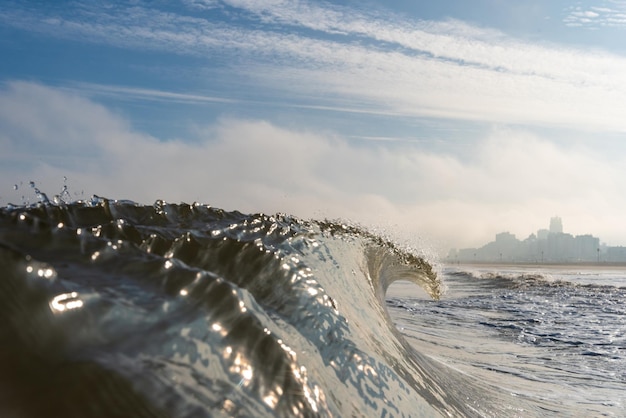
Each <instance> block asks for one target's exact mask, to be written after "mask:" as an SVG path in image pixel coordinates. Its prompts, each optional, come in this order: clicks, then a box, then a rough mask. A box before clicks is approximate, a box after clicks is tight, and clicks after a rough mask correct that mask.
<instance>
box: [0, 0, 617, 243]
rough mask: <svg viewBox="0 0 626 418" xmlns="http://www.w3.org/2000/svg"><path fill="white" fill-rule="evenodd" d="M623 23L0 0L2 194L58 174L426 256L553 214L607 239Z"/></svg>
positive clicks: (540, 11) (355, 8)
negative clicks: (356, 228) (371, 234)
mask: <svg viewBox="0 0 626 418" xmlns="http://www.w3.org/2000/svg"><path fill="white" fill-rule="evenodd" d="M625 29H626V1H618V0H606V1H595V2H587V1H550V2H547V1H539V0H527V1H516V2H511V1H504V0H477V1H472V2H468V1H460V0H455V1H453V0H444V1H439V2H415V1H397V2H383V1H375V0H370V1H338V2H322V1H282V0H268V1H263V0H226V1H218V0H180V1H150V2H148V1H140V0H137V1H129V2H105V1H82V2H62V1H58V2H47V1H32V2H13V1H10V0H7V1H3V2H2V5H0V53H1V54H2V57H3V59H2V60H0V151H1V152H0V178H2V179H3V181H2V183H4V184H0V204H3V205H4V204H7V203H9V202H12V203H21V202H24V201H28V200H29V199H30V200H33V194H32V190H30V189H29V188H28V186H27V185H28V183H29V182H30V181H34V182H35V183H36V184H37V185H38V186H40V188H41V189H42V190H44V191H46V192H48V194H50V195H52V194H55V193H57V192H58V191H59V190H60V189H61V188H62V187H63V184H64V182H65V180H64V178H67V181H66V182H67V185H68V187H69V188H70V191H72V193H73V194H74V196H76V198H86V197H88V196H90V195H91V194H98V195H103V196H107V197H110V198H118V199H131V200H135V201H137V202H140V203H147V204H150V203H152V202H153V201H154V200H156V199H165V200H168V201H173V202H180V201H185V202H193V201H199V202H202V203H207V204H211V205H214V206H218V207H223V208H225V209H238V210H241V211H244V212H258V211H263V212H270V213H271V212H287V213H292V214H295V215H297V216H302V217H305V218H307V217H331V218H336V217H337V218H344V219H349V220H353V221H355V222H360V223H364V224H367V225H370V226H373V227H377V228H382V229H384V230H385V231H386V232H388V233H390V234H392V235H396V236H398V237H401V238H400V239H406V240H407V241H409V242H410V243H412V244H414V245H416V246H424V245H426V246H429V247H432V248H434V249H440V248H447V247H450V246H458V247H463V246H470V245H481V244H483V243H485V242H487V241H488V240H491V239H492V238H493V235H494V234H495V233H496V232H500V231H505V230H508V231H510V232H513V233H515V234H517V235H518V237H519V238H525V237H526V236H528V235H529V234H530V233H531V232H534V231H536V230H537V229H539V228H544V227H546V226H547V223H548V221H549V218H550V217H551V216H554V215H559V216H561V217H562V218H563V221H564V227H565V230H566V231H569V232H572V233H574V234H582V233H592V234H594V235H596V236H599V237H600V238H602V240H603V241H605V242H607V243H608V244H610V245H626V223H624V222H623V220H622V219H623V215H622V213H623V212H624V209H626V186H624V185H623V184H622V179H624V178H626V169H625V168H624V167H626V164H624V163H625V162H626V161H624V160H625V158H626V142H625V141H624V140H625V139H626V138H624V132H625V131H626V117H624V115H625V114H626V44H624V43H623V41H622V40H623V39H624V35H625V34H626V33H625ZM15 185H17V186H18V187H17V189H15ZM418 237H419V238H418Z"/></svg>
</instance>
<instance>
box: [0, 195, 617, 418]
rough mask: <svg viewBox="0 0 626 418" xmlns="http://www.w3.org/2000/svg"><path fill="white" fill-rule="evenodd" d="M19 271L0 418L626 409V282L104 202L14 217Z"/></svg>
mask: <svg viewBox="0 0 626 418" xmlns="http://www.w3.org/2000/svg"><path fill="white" fill-rule="evenodd" d="M0 272H1V273H0V274H1V277H0V321H1V324H2V327H1V328H0V330H1V331H0V347H2V348H1V350H0V416H9V417H12V416H15V417H40V416H64V417H129V416H132V417H168V416H170V417H232V416H234V417H276V416H278V417H292V416H304V417H318V416H319V417H423V416H425V417H431V416H432V417H439V416H463V417H464V416H477V417H479V416H485V417H502V416H519V417H528V416H554V415H560V416H594V415H597V416H623V415H624V395H623V393H624V392H625V391H624V389H625V376H624V370H625V363H624V333H623V332H624V328H625V323H624V308H623V300H624V292H625V290H624V287H623V282H621V280H623V277H624V275H622V274H621V272H619V271H618V272H612V273H611V274H613V275H612V276H610V277H609V276H607V274H606V272H602V271H601V272H596V271H595V270H594V271H592V272H589V271H588V272H587V273H589V274H588V275H587V276H584V278H583V279H580V280H578V279H579V276H578V275H577V274H572V275H571V276H568V275H567V272H566V271H565V270H556V271H553V272H551V273H548V272H546V271H540V270H537V271H533V272H527V271H523V272H520V271H517V270H506V271H504V270H503V269H502V268H501V267H490V268H487V269H486V270H480V269H475V268H463V267H461V266H455V267H442V266H438V265H436V263H433V262H432V261H429V260H428V259H427V258H426V257H424V256H423V254H421V253H420V252H419V251H416V250H409V249H406V248H402V247H400V246H398V245H397V244H395V243H394V242H393V241H391V240H389V239H387V238H386V237H383V236H381V235H379V234H376V233H372V232H370V231H368V230H367V229H366V228H363V227H360V226H356V225H351V224H350V223H347V222H340V221H329V220H307V221H305V220H301V219H298V218H295V217H291V216H288V215H285V214H276V215H265V214H243V213H240V212H236V211H224V210H221V209H218V208H214V207H211V206H208V205H201V204H191V205H189V204H170V203H167V202H162V201H158V202H155V204H153V205H140V204H136V203H134V202H131V201H117V200H112V199H106V198H100V197H95V196H94V197H93V198H91V199H89V200H85V201H76V202H65V201H64V200H63V199H53V200H52V201H50V200H48V199H47V198H46V199H41V202H39V203H36V204H23V205H19V206H14V205H9V206H7V207H2V208H0Z"/></svg>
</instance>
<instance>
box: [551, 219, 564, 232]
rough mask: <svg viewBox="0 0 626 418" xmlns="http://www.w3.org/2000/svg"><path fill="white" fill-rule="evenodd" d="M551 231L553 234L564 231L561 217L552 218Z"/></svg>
mask: <svg viewBox="0 0 626 418" xmlns="http://www.w3.org/2000/svg"><path fill="white" fill-rule="evenodd" d="M550 233H552V234H562V233H563V222H561V218H560V217H558V216H555V217H553V218H550Z"/></svg>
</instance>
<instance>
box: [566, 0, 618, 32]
mask: <svg viewBox="0 0 626 418" xmlns="http://www.w3.org/2000/svg"><path fill="white" fill-rule="evenodd" d="M601 4H603V6H607V7H601V6H591V7H589V8H583V7H581V6H576V7H573V8H570V10H569V12H568V14H567V16H565V18H564V19H563V21H564V22H565V24H566V25H568V26H573V27H586V28H589V29H598V28H606V27H611V28H624V27H626V2H623V1H611V0H608V1H604V2H602V3H601Z"/></svg>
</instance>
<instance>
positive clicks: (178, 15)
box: [0, 0, 626, 132]
mask: <svg viewBox="0 0 626 418" xmlns="http://www.w3.org/2000/svg"><path fill="white" fill-rule="evenodd" d="M140 4H141V3H140ZM183 5H185V6H186V7H188V9H185V8H179V9H178V10H177V11H176V12H174V11H172V8H169V9H167V10H165V9H158V8H157V9H155V8H150V9H149V8H147V7H145V6H135V7H122V6H97V5H95V4H91V5H90V6H84V5H83V6H81V7H79V8H75V9H73V10H70V11H68V10H65V9H63V8H55V7H52V6H49V7H48V9H46V10H45V11H44V12H42V11H40V10H38V9H36V8H35V9H33V8H27V7H25V6H24V5H23V4H22V3H14V4H13V6H14V7H12V8H5V11H4V12H1V13H0V22H2V24H3V25H8V26H13V27H18V28H21V29H24V30H28V31H34V32H39V33H45V34H46V35H49V36H55V37H64V38H67V39H69V38H72V39H76V38H77V39H80V40H81V41H82V42H92V43H101V44H107V45H113V46H116V47H120V48H129V49H137V50H144V49H148V50H158V51H163V52H167V53H172V54H183V55H193V56H195V57H199V58H206V61H205V65H206V66H207V67H211V66H213V65H215V64H214V63H213V61H212V59H211V58H212V57H215V56H218V55H219V56H222V57H229V58H228V59H225V60H223V62H224V64H223V65H225V66H227V67H228V72H229V73H230V75H231V77H239V80H247V81H245V82H246V83H248V85H249V86H251V87H254V88H256V89H265V90H266V91H273V92H277V93H278V94H281V93H287V94H289V95H290V96H291V97H294V98H296V99H298V98H300V99H302V100H308V101H309V102H308V103H306V105H308V106H311V107H313V106H326V107H328V108H331V107H333V105H332V104H329V103H328V102H323V101H322V102H320V100H322V99H323V98H329V97H331V98H335V99H340V100H341V102H342V106H338V107H339V108H342V109H344V108H345V109H356V110H358V111H365V112H371V113H380V114H389V115H397V116H403V117H406V116H411V117H438V118H450V119H460V120H471V121H483V122H490V123H505V124H507V123H512V124H534V125H540V126H546V125H548V126H554V125H557V126H566V127H571V128H574V129H593V130H602V131H618V132H623V131H626V120H624V118H623V103H625V102H626V58H624V57H621V56H618V55H613V54H610V53H606V52H599V51H593V52H590V51H584V50H580V49H574V48H564V47H562V46H558V45H540V44H531V43H526V42H523V41H519V40H516V39H513V38H510V37H508V36H506V35H504V34H502V33H500V32H497V31H494V30H487V29H482V28H477V27H473V26H470V25H468V24H465V23H463V22H459V21H444V22H432V21H411V20H408V19H406V18H403V17H399V16H396V15H393V14H390V13H384V12H372V11H364V10H357V9H354V8H346V7H340V6H336V5H330V4H328V3H325V2H310V1H295V2H292V1H289V2H287V1H278V0H277V1H272V2H256V1H251V0H224V1H223V2H219V3H218V2H216V1H202V0H195V1H193V2H189V1H187V2H184V3H183ZM616 7H617V3H614V8H613V9H611V10H615V8H616ZM607 9H608V8H607ZM194 11H195V12H197V13H195V12H194ZM603 13H604V14H606V13H607V12H606V11H603V10H601V8H596V9H594V10H580V11H573V12H572V16H578V15H580V16H578V17H580V18H581V19H582V18H585V19H598V18H600V17H602V16H603ZM596 15H598V16H597V17H596ZM233 16H234V17H233ZM585 16H586V17H585ZM615 16H616V15H614V17H615ZM127 93H129V94H130V91H128V92H127ZM133 94H139V92H138V91H135V92H134V93H133ZM174 94H180V95H181V97H179V98H178V99H181V100H182V99H183V97H182V96H184V95H187V94H188V93H185V92H178V93H174ZM267 95H268V96H269V94H267ZM145 96H146V97H153V98H156V97H157V95H155V94H145ZM161 98H162V99H165V98H166V97H164V96H161ZM170 98H171V99H172V100H175V99H177V98H176V97H174V96H171V97H170ZM185 99H187V98H185ZM224 99H237V98H236V97H228V96H225V97H224Z"/></svg>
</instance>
